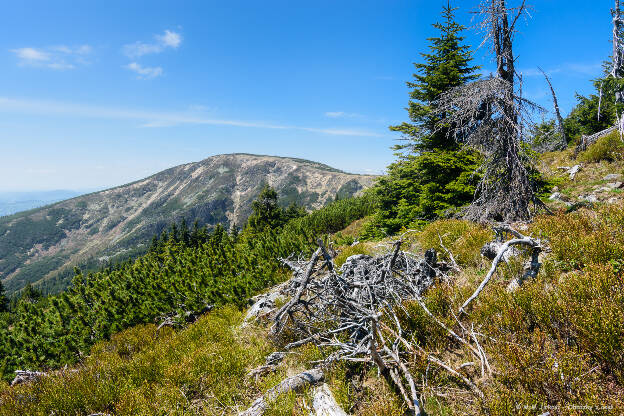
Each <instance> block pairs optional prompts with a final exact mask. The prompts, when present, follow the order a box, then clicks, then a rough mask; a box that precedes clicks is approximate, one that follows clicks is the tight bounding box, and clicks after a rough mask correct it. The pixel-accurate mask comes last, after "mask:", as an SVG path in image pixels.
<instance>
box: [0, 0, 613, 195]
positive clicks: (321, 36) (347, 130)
mask: <svg viewBox="0 0 624 416" xmlns="http://www.w3.org/2000/svg"><path fill="white" fill-rule="evenodd" d="M445 3H446V0H444V1H442V0H437V1H432V0H427V1H425V0H409V1H408V0H374V1H373V0H314V1H309V2H302V1H292V0H266V1H259V0H258V1H257V0H229V1H216V0H202V1H199V0H198V1H190V0H187V1H182V0H178V1H158V0H150V1H116V0H106V1H96V0H93V1H83V2H76V1H51V0H42V1H31V0H20V1H11V2H8V1H7V2H4V4H3V7H2V13H0V28H1V29H0V34H1V36H0V145H1V146H0V190H4V191H6V190H43V189H95V188H104V187H110V186H114V185H119V184H123V183H126V182H129V181H132V180H135V179H139V178H142V177H145V176H147V175H149V174H151V173H155V172H157V171H160V170H162V169H165V168H167V167H170V166H174V165H176V164H180V163H186V162H191V161H197V160H201V159H203V158H206V157H208V156H211V155H215V154H220V153H232V152H247V153H259V154H271V155H281V156H294V157H301V158H307V159H312V160H316V161H320V162H324V163H327V164H329V165H331V166H334V167H337V168H340V169H343V170H346V171H351V172H358V173H381V172H382V171H383V170H384V167H385V166H386V165H387V164H388V163H390V162H391V161H392V160H393V155H392V151H391V150H390V146H392V145H393V144H394V141H395V139H397V138H398V137H397V135H396V134H395V133H391V132H389V131H388V128H387V126H388V125H390V124H394V123H399V122H402V121H404V120H405V119H406V112H405V110H404V107H405V106H406V104H407V99H408V96H407V92H408V90H407V88H406V86H405V81H407V80H409V79H410V77H411V74H412V73H413V67H412V62H415V61H418V60H419V59H420V57H419V52H422V51H425V50H426V48H427V46H428V42H427V40H426V38H427V37H429V36H432V35H434V34H435V31H434V29H432V28H431V23H433V22H435V21H436V20H437V19H438V18H439V13H440V11H441V7H442V5H443V4H445ZM454 3H455V5H457V6H460V7H461V8H460V10H458V11H457V18H458V20H459V21H460V22H462V23H464V24H466V25H468V26H470V25H471V24H472V23H471V15H470V14H469V11H470V10H473V9H474V8H475V7H476V5H477V3H478V1H476V0H475V1H461V2H460V1H457V0H455V1H454ZM612 6H613V2H612V1H611V0H598V1H592V2H588V1H580V0H570V1H562V0H558V1H549V0H541V1H537V0H536V1H535V8H534V10H533V11H532V15H533V17H532V19H531V20H529V21H528V22H526V24H525V23H523V24H522V25H521V26H520V28H521V33H520V34H519V35H518V38H517V43H516V52H517V54H518V55H519V59H518V62H517V66H518V68H520V69H521V70H522V71H523V73H524V74H525V78H526V84H525V94H526V95H527V96H528V97H529V98H532V99H534V100H536V101H538V102H539V103H541V104H543V105H544V106H546V107H547V108H549V109H550V108H551V107H552V106H551V103H550V96H549V93H548V90H547V88H546V85H545V83H544V81H543V78H542V77H541V76H537V75H538V74H537V71H536V67H537V66H538V65H540V66H542V67H543V68H544V69H546V70H547V71H548V72H549V73H550V74H551V77H552V80H553V83H554V85H555V88H556V89H557V91H558V94H559V96H560V102H561V103H560V104H561V106H562V108H563V110H564V111H565V112H568V111H569V110H570V109H571V108H572V106H573V105H574V102H575V98H574V94H575V92H579V93H582V94H587V93H589V92H591V84H590V82H589V80H590V79H592V78H594V77H596V76H597V75H599V73H600V64H601V62H602V61H603V60H605V59H607V58H608V56H609V55H610V50H611V44H610V36H611V27H610V14H609V8H610V7H612ZM467 36H468V40H467V41H468V43H469V44H472V45H474V46H475V47H476V46H478V45H479V43H480V39H479V36H478V34H476V33H474V32H473V31H468V32H467ZM476 63H477V64H480V65H482V66H483V67H484V72H487V70H488V69H491V68H493V64H492V62H491V59H490V57H489V55H488V51H487V49H485V48H483V49H480V50H479V51H477V53H476Z"/></svg>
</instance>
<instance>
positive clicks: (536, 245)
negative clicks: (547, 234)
mask: <svg viewBox="0 0 624 416" xmlns="http://www.w3.org/2000/svg"><path fill="white" fill-rule="evenodd" d="M507 229H508V230H511V228H509V227H507ZM512 231H513V233H514V235H515V236H516V238H514V239H512V240H509V241H507V242H505V243H504V244H503V245H502V246H501V248H500V250H499V251H498V254H497V255H496V257H495V258H494V261H493V262H492V266H491V267H490V270H489V271H488V273H487V275H486V276H485V279H483V281H482V282H481V284H480V285H479V287H478V288H477V290H475V292H474V293H473V294H472V295H471V296H470V297H469V298H468V299H467V300H466V302H464V304H463V305H462V306H461V308H459V313H460V314H463V313H465V312H466V308H467V307H468V305H469V304H470V303H471V302H472V301H473V300H475V299H476V298H477V296H479V294H480V293H481V291H483V289H484V288H485V286H486V285H487V284H488V283H489V282H490V279H492V276H493V275H494V273H495V272H496V268H497V267H498V264H499V263H500V262H501V260H502V259H503V256H504V255H505V253H506V252H507V250H509V249H510V248H511V247H512V246H517V245H525V246H529V247H531V248H532V249H533V253H535V252H536V251H537V254H539V252H540V251H541V250H542V247H541V243H540V241H539V240H537V239H534V238H532V237H525V236H523V235H522V234H520V233H518V232H517V231H515V230H512ZM536 268H537V269H536V270H532V271H531V274H532V275H537V273H538V271H539V262H537V264H536Z"/></svg>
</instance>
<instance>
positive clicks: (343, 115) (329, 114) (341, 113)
mask: <svg viewBox="0 0 624 416" xmlns="http://www.w3.org/2000/svg"><path fill="white" fill-rule="evenodd" d="M325 117H329V118H363V117H364V116H363V115H361V114H358V113H347V112H345V111H327V112H326V113H325Z"/></svg>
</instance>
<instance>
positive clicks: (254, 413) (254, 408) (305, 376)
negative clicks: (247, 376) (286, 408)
mask: <svg viewBox="0 0 624 416" xmlns="http://www.w3.org/2000/svg"><path fill="white" fill-rule="evenodd" d="M324 377H325V374H324V372H323V370H322V369H320V368H313V369H312V370H308V371H304V372H302V373H299V374H297V375H296V376H293V377H288V378H287V379H285V380H282V382H281V383H279V384H278V385H277V386H275V387H273V388H272V389H270V390H269V391H267V392H266V393H265V394H264V395H262V396H261V397H259V398H258V399H256V401H254V402H253V403H252V405H251V406H250V407H249V408H248V409H247V410H245V411H244V412H240V413H239V414H238V415H239V416H261V415H262V414H264V412H265V410H266V409H267V408H268V407H269V405H270V403H271V402H273V401H274V400H275V399H277V397H278V396H280V395H282V394H285V393H288V392H291V391H299V390H301V389H303V388H304V387H306V386H310V385H312V386H313V385H316V384H317V383H319V382H321V381H323V378H324Z"/></svg>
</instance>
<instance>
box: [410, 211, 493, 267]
mask: <svg viewBox="0 0 624 416" xmlns="http://www.w3.org/2000/svg"><path fill="white" fill-rule="evenodd" d="M416 238H417V240H418V242H419V243H420V244H421V245H422V247H423V249H430V248H434V249H435V250H436V251H437V252H438V256H439V257H440V258H441V259H443V260H447V261H448V260H450V259H449V255H448V253H447V250H448V251H450V252H451V253H452V254H453V256H454V257H455V260H456V261H457V263H459V264H460V265H464V266H478V265H480V264H481V252H480V250H481V247H483V245H484V244H485V243H486V242H488V241H491V240H492V238H493V234H492V232H491V231H490V230H488V229H487V228H485V227H483V226H480V225H477V224H475V223H472V222H469V221H463V220H439V221H435V222H433V223H431V224H428V225H427V226H425V228H424V229H423V230H422V232H421V233H419V234H418V236H417V237H416ZM443 246H444V247H443Z"/></svg>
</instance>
